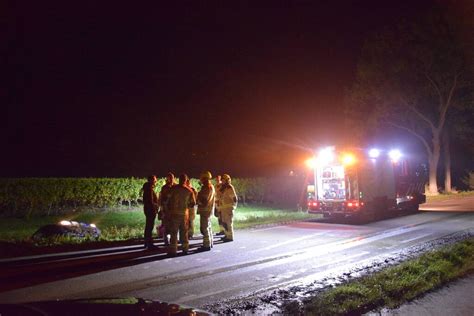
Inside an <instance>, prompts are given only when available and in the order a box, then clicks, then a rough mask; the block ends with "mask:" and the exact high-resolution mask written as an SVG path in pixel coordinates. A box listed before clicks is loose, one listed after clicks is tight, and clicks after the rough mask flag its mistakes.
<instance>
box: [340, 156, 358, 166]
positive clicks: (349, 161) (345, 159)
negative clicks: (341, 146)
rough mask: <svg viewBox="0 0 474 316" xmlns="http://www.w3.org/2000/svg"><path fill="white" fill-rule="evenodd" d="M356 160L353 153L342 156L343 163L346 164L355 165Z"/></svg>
mask: <svg viewBox="0 0 474 316" xmlns="http://www.w3.org/2000/svg"><path fill="white" fill-rule="evenodd" d="M355 162H356V158H355V156H354V155H353V154H345V155H344V156H342V163H343V164H344V165H346V166H350V165H353V164H354V163H355Z"/></svg>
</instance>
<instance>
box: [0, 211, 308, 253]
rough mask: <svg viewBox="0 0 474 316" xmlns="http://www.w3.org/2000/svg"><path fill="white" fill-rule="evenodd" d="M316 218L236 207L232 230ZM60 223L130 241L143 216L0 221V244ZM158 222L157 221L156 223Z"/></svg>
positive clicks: (83, 215)
mask: <svg viewBox="0 0 474 316" xmlns="http://www.w3.org/2000/svg"><path fill="white" fill-rule="evenodd" d="M316 217H317V215H313V214H308V213H305V212H296V211H291V210H288V209H277V208H268V207H261V206H239V207H238V208H237V210H236V212H235V215H234V229H242V228H249V227H254V226H258V225H263V224H274V223H281V222H286V221H290V220H303V219H308V218H316ZM61 220H74V221H78V222H86V223H94V224H96V225H97V227H98V228H100V230H101V232H102V235H101V237H100V240H101V241H117V240H129V239H135V238H142V237H143V228H144V225H145V215H144V214H143V210H142V208H140V207H136V208H133V209H131V210H123V209H120V210H110V211H107V212H103V211H102V212H81V213H78V214H69V215H63V216H44V217H32V218H30V219H23V218H2V219H1V221H0V240H3V241H9V242H22V241H28V239H29V238H30V237H31V236H32V235H33V233H34V232H35V231H36V230H37V229H38V228H39V227H41V226H43V225H46V224H54V223H58V222H59V221H61ZM157 222H158V221H157ZM212 226H213V230H214V231H218V229H219V226H218V223H217V218H216V217H214V216H212ZM194 231H195V233H197V234H199V215H196V218H195V220H194ZM84 241H87V240H77V239H71V238H57V239H55V240H52V241H50V242H51V243H53V244H61V243H78V242H84Z"/></svg>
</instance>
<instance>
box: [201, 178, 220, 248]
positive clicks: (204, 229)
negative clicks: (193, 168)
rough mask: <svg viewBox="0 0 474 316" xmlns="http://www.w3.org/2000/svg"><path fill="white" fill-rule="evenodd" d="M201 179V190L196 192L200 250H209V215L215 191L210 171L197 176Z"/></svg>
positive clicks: (210, 235)
mask: <svg viewBox="0 0 474 316" xmlns="http://www.w3.org/2000/svg"><path fill="white" fill-rule="evenodd" d="M199 178H200V181H201V184H202V186H201V190H200V191H199V193H198V197H197V203H198V210H197V212H198V214H199V216H200V228H201V234H202V236H203V243H202V247H201V249H200V250H202V251H209V250H211V248H212V246H213V236H212V226H211V215H212V213H213V211H214V206H215V199H216V191H215V189H214V186H213V185H212V183H211V181H210V180H211V178H212V176H211V173H210V172H209V171H206V172H203V173H202V174H201V176H200V177H199Z"/></svg>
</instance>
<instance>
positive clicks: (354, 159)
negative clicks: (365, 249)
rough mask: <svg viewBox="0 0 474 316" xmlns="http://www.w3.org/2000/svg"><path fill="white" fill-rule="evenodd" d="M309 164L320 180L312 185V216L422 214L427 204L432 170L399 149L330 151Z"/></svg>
mask: <svg viewBox="0 0 474 316" xmlns="http://www.w3.org/2000/svg"><path fill="white" fill-rule="evenodd" d="M308 164H309V165H310V166H311V167H312V168H313V170H314V182H313V183H310V184H309V185H308V187H307V205H308V212H310V213H317V214H323V216H324V217H353V218H359V219H369V220H371V219H378V218H382V217H383V216H384V215H386V214H387V213H390V212H391V213H396V212H397V211H418V208H419V205H420V204H421V203H425V202H426V196H425V194H424V186H425V182H426V167H424V166H423V165H422V164H417V163H415V162H413V161H410V159H408V158H405V157H404V156H403V155H402V153H401V152H400V151H399V150H380V149H371V150H364V149H351V150H342V151H338V150H336V148H335V147H326V148H323V149H321V150H320V151H319V153H318V154H317V155H316V156H315V157H314V158H312V159H311V160H309V161H308Z"/></svg>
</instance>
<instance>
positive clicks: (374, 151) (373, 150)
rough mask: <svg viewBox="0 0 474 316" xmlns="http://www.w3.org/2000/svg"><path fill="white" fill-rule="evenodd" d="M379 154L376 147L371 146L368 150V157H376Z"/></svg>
mask: <svg viewBox="0 0 474 316" xmlns="http://www.w3.org/2000/svg"><path fill="white" fill-rule="evenodd" d="M379 156H380V150H378V149H377V148H372V149H371V150H369V157H370V158H378V157H379Z"/></svg>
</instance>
